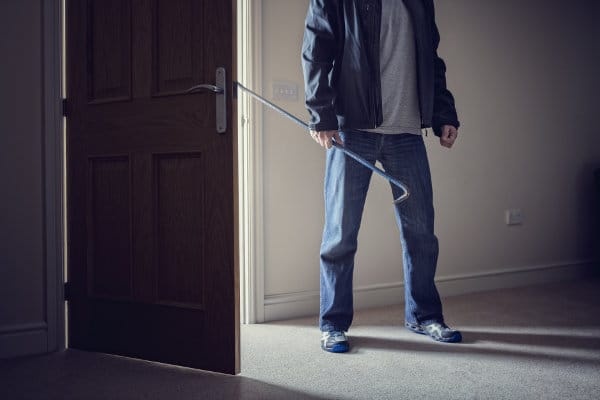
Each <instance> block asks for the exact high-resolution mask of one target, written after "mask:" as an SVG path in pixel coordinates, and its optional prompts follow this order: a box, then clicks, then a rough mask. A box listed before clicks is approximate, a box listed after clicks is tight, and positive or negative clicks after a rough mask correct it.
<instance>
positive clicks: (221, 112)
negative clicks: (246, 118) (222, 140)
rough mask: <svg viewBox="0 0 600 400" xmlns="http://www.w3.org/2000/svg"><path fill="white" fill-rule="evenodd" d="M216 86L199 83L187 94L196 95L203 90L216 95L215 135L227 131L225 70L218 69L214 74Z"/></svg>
mask: <svg viewBox="0 0 600 400" xmlns="http://www.w3.org/2000/svg"><path fill="white" fill-rule="evenodd" d="M215 75H216V76H215V83H216V85H211V84H208V83H201V84H199V85H195V86H192V87H191V88H189V89H188V90H186V92H187V93H198V92H201V91H204V90H208V91H209V92H213V93H216V96H215V111H216V114H217V115H216V117H217V118H216V121H217V133H225V132H226V131H227V91H226V90H225V88H226V82H227V79H226V74H225V68H223V67H219V68H217V71H216V73H215Z"/></svg>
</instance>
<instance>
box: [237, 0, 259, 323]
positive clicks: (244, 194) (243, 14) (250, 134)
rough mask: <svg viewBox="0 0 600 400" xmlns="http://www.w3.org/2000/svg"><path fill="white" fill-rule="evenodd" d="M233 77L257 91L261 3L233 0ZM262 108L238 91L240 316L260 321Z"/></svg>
mask: <svg viewBox="0 0 600 400" xmlns="http://www.w3.org/2000/svg"><path fill="white" fill-rule="evenodd" d="M237 7H238V13H237V15H238V21H237V24H238V29H237V32H238V37H237V43H238V50H237V51H238V58H237V59H238V65H237V70H238V76H237V79H238V80H239V81H240V82H241V83H243V84H244V85H245V86H247V87H249V88H254V89H255V90H257V91H258V92H262V90H261V89H262V67H261V62H262V53H261V47H262V23H261V20H262V0H237ZM262 113H263V109H262V107H260V106H258V105H257V104H256V102H255V101H253V100H251V99H250V98H249V96H247V95H244V94H243V93H241V92H240V91H238V115H239V121H238V181H239V209H238V211H239V223H240V229H239V235H240V236H239V243H240V248H239V254H240V291H241V293H240V307H241V310H240V311H241V312H240V316H241V318H242V323H245V324H252V323H259V322H264V316H265V310H264V299H265V291H264V233H263V232H264V226H263V181H262V177H263V173H262V171H263V163H262V149H263V140H262V137H263V130H262Z"/></svg>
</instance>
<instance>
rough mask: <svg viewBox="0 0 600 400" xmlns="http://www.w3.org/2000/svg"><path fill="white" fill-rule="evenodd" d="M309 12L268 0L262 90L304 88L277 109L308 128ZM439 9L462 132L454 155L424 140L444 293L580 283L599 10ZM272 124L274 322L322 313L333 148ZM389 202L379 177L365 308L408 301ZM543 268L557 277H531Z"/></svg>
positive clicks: (587, 0)
mask: <svg viewBox="0 0 600 400" xmlns="http://www.w3.org/2000/svg"><path fill="white" fill-rule="evenodd" d="M307 4H308V1H307V0H302V1H300V0H263V14H262V35H263V42H262V46H263V47H262V54H263V59H262V74H263V77H262V78H263V88H262V90H263V93H265V94H268V95H269V97H270V95H271V93H272V87H271V85H272V83H273V81H289V82H295V83H297V84H298V85H299V88H300V91H301V95H300V100H299V101H298V102H283V101H280V102H279V104H280V105H282V106H283V107H285V108H287V109H288V110H289V111H291V112H292V113H294V114H296V115H298V116H300V117H302V118H303V119H307V113H306V111H305V109H304V106H303V102H302V100H303V95H302V88H303V83H302V82H303V81H302V74H301V67H300V46H301V41H302V30H303V22H304V17H305V15H306V7H307ZM436 7H437V11H436V13H437V22H438V27H439V30H440V32H441V36H442V42H441V45H440V49H439V53H440V55H441V56H442V57H443V58H444V59H445V60H446V63H447V66H448V71H447V77H448V86H449V88H450V89H451V90H452V91H453V93H454V95H455V97H456V105H457V109H458V113H459V119H460V120H461V123H462V127H461V129H460V130H459V141H458V143H457V144H456V146H455V148H453V149H452V150H450V151H448V150H446V149H443V148H442V147H441V146H440V145H439V142H438V141H437V140H436V138H435V137H432V136H431V135H430V136H429V137H428V138H426V143H427V147H428V151H429V157H430V163H431V168H432V175H433V184H434V195H435V206H436V218H437V219H436V232H437V234H438V237H439V239H440V258H439V264H438V273H437V277H438V279H439V280H440V285H439V286H440V289H441V291H442V293H443V294H451V293H458V292H464V291H466V290H474V289H475V288H476V287H477V286H478V287H479V288H485V287H498V286H510V285H515V284H519V283H526V282H530V283H533V282H542V281H545V280H552V279H565V278H567V277H573V276H575V275H577V274H579V273H581V272H582V270H584V269H585V268H586V266H587V262H588V261H589V260H590V258H591V257H592V254H593V247H592V243H593V242H592V239H591V235H590V233H591V231H592V221H591V218H590V215H591V210H592V200H591V198H592V197H591V194H592V191H593V188H592V170H593V168H594V167H598V166H600V125H599V124H598V119H597V114H598V112H599V111H600V110H599V109H598V104H599V101H598V94H599V93H600V78H599V77H598V74H597V72H596V71H597V69H598V61H600V51H599V49H598V42H599V40H600V39H599V36H600V35H599V34H598V30H597V28H596V26H597V25H598V20H599V19H600V12H599V11H598V2H597V1H595V0H577V1H572V2H564V1H548V0H527V1H522V0H508V1H495V0H484V1H481V0H437V1H436ZM259 68H260V66H259ZM263 115H264V117H263V118H264V119H263V122H264V125H263V127H264V130H263V135H264V149H263V150H264V209H265V212H264V215H265V218H264V230H265V265H264V267H265V294H266V297H265V303H266V304H267V306H266V313H265V317H266V319H276V318H282V317H286V316H291V315H298V314H306V313H309V314H310V313H316V312H317V308H316V304H318V303H317V301H318V296H317V295H318V288H319V274H318V270H319V267H318V260H319V259H318V251H319V243H320V237H321V230H322V222H323V195H322V181H323V168H324V152H323V151H322V150H321V149H320V148H319V147H317V146H316V144H315V143H314V142H313V141H312V140H310V139H309V137H308V136H307V134H306V133H305V132H303V131H302V130H301V129H300V128H298V127H296V126H295V125H293V124H292V123H291V122H289V121H287V120H285V119H283V118H281V117H280V116H279V115H277V114H275V113H273V112H271V111H265V112H264V114H263ZM391 200H392V197H391V194H390V193H389V187H388V185H387V183H386V182H384V181H382V180H381V179H379V177H374V178H373V181H372V184H371V190H370V192H369V196H368V198H367V205H366V209H365V213H364V218H363V225H362V228H361V233H360V236H359V250H358V254H357V256H356V269H355V282H354V284H355V288H358V296H357V298H358V301H357V303H358V304H357V305H358V306H359V307H360V306H368V305H377V304H385V303H390V302H396V301H400V299H401V297H402V296H401V287H400V286H399V285H400V284H401V282H402V272H401V271H402V264H401V248H400V245H399V241H398V230H397V228H396V226H395V223H394V218H393V209H392V204H391ZM510 207H515V208H516V207H518V208H521V209H522V210H523V213H524V215H525V222H524V224H523V225H522V226H516V227H508V226H506V225H505V224H504V210H505V209H507V208H510ZM546 266H552V267H553V268H543V269H539V270H538V269H535V268H537V267H546ZM534 267H535V268H534ZM532 268H533V269H535V270H534V271H533V272H529V273H528V274H525V273H523V274H519V273H516V272H515V271H514V270H516V271H524V270H527V269H532ZM507 271H511V272H512V273H510V274H500V275H497V274H496V273H498V272H507ZM478 276H479V278H478V279H476V280H470V281H469V280H467V279H466V278H469V277H478ZM481 276H489V277H488V278H483V277H481ZM371 289H375V290H371Z"/></svg>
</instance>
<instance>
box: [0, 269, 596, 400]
mask: <svg viewBox="0 0 600 400" xmlns="http://www.w3.org/2000/svg"><path fill="white" fill-rule="evenodd" d="M444 310H445V315H446V318H447V321H448V322H449V323H450V324H451V325H452V326H456V327H457V328H460V329H461V330H462V331H463V335H464V339H465V340H464V343H461V344H441V343H435V342H433V341H431V340H430V339H428V338H427V337H424V336H421V335H416V334H414V333H412V332H409V331H407V330H405V329H404V328H402V326H401V325H402V324H401V323H402V321H403V318H404V317H403V311H402V308H401V307H386V308H380V309H374V310H365V311H360V312H357V313H356V315H355V322H354V324H353V327H352V329H351V330H350V332H349V334H350V338H351V343H352V351H351V352H350V353H347V354H329V353H325V352H323V351H322V350H321V349H320V348H319V332H318V329H317V328H316V319H315V318H304V319H296V320H290V321H282V322H275V323H268V324H261V325H245V326H243V327H242V371H243V373H242V375H241V376H235V377H234V376H226V375H220V374H213V373H208V372H204V371H197V370H192V369H188V368H181V367H175V366H170V365H165V364H159V363H153V362H147V361H141V360H134V359H128V358H124V357H117V356H112V355H106V354H98V353H89V352H82V351H77V350H67V351H64V352H59V353H53V354H50V355H44V356H36V357H24V358H19V359H15V360H0V399H1V400H9V399H10V400H12V399H27V400H38V399H39V400H42V399H43V400H46V399H57V400H58V399H64V400H68V399H90V400H92V399H94V400H95V399H111V400H112V399H131V400H138V399H151V400H154V399H168V400H171V399H172V400H179V399H181V400H187V399H248V400H249V399H252V400H258V399H261V400H278V399H283V400H296V399H297V400H308V399H313V400H324V399H365V400H366V399H414V398H418V399H436V400H437V399H444V400H446V399H565V398H567V399H570V400H571V399H600V322H599V321H598V318H599V317H600V281H598V280H594V281H580V282H571V283H565V284H554V285H544V286H537V287H528V288H518V289H507V290H499V291H494V292H486V293H479V294H470V295H464V296H457V297H451V298H447V299H445V300H444Z"/></svg>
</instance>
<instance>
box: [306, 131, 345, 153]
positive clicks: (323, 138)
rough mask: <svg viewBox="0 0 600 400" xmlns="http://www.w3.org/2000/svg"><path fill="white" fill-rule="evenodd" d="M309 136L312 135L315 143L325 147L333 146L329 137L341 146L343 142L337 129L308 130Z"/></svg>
mask: <svg viewBox="0 0 600 400" xmlns="http://www.w3.org/2000/svg"><path fill="white" fill-rule="evenodd" d="M310 136H312V138H313V139H315V141H316V142H317V143H319V144H320V145H321V146H323V147H325V148H326V149H330V148H331V147H333V144H332V143H331V138H333V139H335V141H336V142H337V143H339V144H341V145H342V146H343V145H344V142H342V138H341V137H340V133H339V132H338V131H310Z"/></svg>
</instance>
